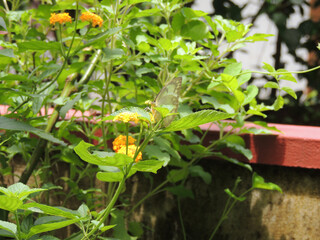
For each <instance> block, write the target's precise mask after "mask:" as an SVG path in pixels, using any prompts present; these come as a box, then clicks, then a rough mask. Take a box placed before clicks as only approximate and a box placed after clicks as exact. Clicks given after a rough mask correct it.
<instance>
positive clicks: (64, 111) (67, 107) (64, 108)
mask: <svg viewBox="0 0 320 240" xmlns="http://www.w3.org/2000/svg"><path fill="white" fill-rule="evenodd" d="M80 98H81V93H79V94H76V97H75V98H73V99H72V100H70V101H67V103H66V104H65V105H64V106H62V108H61V109H60V116H61V117H62V118H64V117H65V116H66V114H67V112H68V111H69V110H70V109H71V108H72V107H73V106H74V104H75V103H76V102H78V101H79V100H80Z"/></svg>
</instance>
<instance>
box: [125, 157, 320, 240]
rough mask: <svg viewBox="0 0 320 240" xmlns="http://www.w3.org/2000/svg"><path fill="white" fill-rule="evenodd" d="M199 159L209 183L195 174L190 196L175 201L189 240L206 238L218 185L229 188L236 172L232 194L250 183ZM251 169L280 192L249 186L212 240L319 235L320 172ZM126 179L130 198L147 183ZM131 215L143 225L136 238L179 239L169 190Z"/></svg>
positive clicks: (244, 173) (227, 167)
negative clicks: (210, 180) (179, 209)
mask: <svg viewBox="0 0 320 240" xmlns="http://www.w3.org/2000/svg"><path fill="white" fill-rule="evenodd" d="M201 163H202V166H203V168H204V169H205V170H206V171H208V172H210V173H211V174H212V176H213V178H212V183H211V184H210V185H206V184H205V183H204V182H203V181H202V179H200V178H196V177H194V178H192V179H190V180H188V181H187V182H186V186H187V187H188V188H189V189H191V190H192V191H193V193H194V195H195V198H194V199H181V201H180V205H181V209H182V217H183V219H184V225H185V230H186V239H190V240H191V239H194V240H202V239H209V236H210V234H211V232H212V230H213V228H214V227H215V225H216V224H217V222H218V220H219V218H220V216H221V213H222V211H223V208H224V206H225V203H226V200H227V194H226V193H224V189H225V188H230V189H232V187H233V185H234V181H235V180H236V179H237V177H238V176H240V177H241V179H242V182H241V183H240V185H239V187H238V190H237V191H236V193H237V194H238V195H239V194H240V193H242V192H244V191H245V190H246V189H248V188H250V186H251V176H252V174H251V173H250V172H249V171H248V170H246V169H244V168H241V167H238V166H235V165H232V164H230V163H226V162H221V161H216V160H210V159H205V160H202V162H201ZM252 167H253V169H254V171H256V172H257V173H258V174H259V175H261V176H263V177H264V179H265V180H266V181H268V182H273V183H276V184H278V185H279V186H280V187H281V188H282V190H283V194H281V193H279V192H275V191H267V190H254V191H253V192H251V193H250V194H248V195H247V199H246V200H245V201H244V202H240V203H237V204H236V205H235V208H234V209H233V210H232V211H231V213H230V215H229V218H228V219H227V220H226V221H224V223H223V224H222V226H221V228H220V229H219V231H218V233H217V234H216V236H215V238H214V239H218V240H241V239H243V240H245V239H247V240H251V239H254V240H256V239H261V240H294V239H296V240H298V239H299V240H307V239H310V240H315V239H319V232H320V170H312V169H302V168H291V167H278V166H266V165H258V164H256V165H253V166H252ZM162 171H166V170H165V169H163V170H162ZM163 176H164V174H161V172H160V174H158V175H154V177H155V179H154V181H155V183H154V185H157V183H159V182H160V181H161V178H163ZM130 182H131V184H132V187H130V188H129V189H130V191H131V192H133V197H132V201H137V200H139V199H140V198H141V197H142V196H144V194H145V193H146V192H147V191H148V189H149V187H150V182H149V180H148V178H146V177H145V175H138V176H137V177H134V178H133V179H132V180H131V181H130ZM130 191H129V192H130ZM134 219H135V220H137V221H140V222H143V224H144V225H145V227H147V228H149V230H145V233H144V235H143V237H142V238H141V239H146V240H151V239H155V240H158V239H159V240H164V239H166V240H167V239H170V240H171V239H172V240H173V239H183V234H182V228H181V224H180V221H179V211H178V202H177V200H176V198H175V197H173V196H172V195H171V194H168V193H164V192H162V193H160V194H158V195H156V196H154V197H152V198H150V199H149V200H148V201H147V202H146V203H145V204H143V205H142V206H141V207H139V208H138V209H137V211H136V213H135V216H134Z"/></svg>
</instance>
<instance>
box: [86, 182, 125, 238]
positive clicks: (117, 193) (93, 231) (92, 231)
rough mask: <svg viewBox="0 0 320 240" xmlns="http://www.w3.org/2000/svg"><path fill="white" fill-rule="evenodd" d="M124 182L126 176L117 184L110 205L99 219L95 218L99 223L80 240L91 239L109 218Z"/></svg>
mask: <svg viewBox="0 0 320 240" xmlns="http://www.w3.org/2000/svg"><path fill="white" fill-rule="evenodd" d="M125 181H126V176H124V177H123V178H122V180H121V182H120V183H119V186H118V188H117V191H116V192H115V194H114V196H113V198H112V199H111V201H110V203H109V204H108V206H107V208H106V209H105V210H104V212H103V213H102V214H101V215H100V217H98V218H97V220H98V221H99V223H98V224H97V225H96V226H95V227H94V228H93V229H92V230H91V231H90V232H89V233H88V235H86V236H84V237H83V238H82V239H81V240H85V239H88V240H90V239H91V238H90V236H92V235H93V234H94V233H95V232H96V231H97V230H98V229H99V227H100V226H101V225H102V223H103V222H104V221H105V220H106V219H107V217H108V216H109V214H110V212H111V209H112V208H113V206H114V204H115V203H116V201H117V200H118V197H119V195H120V193H121V192H122V189H123V187H124V183H125Z"/></svg>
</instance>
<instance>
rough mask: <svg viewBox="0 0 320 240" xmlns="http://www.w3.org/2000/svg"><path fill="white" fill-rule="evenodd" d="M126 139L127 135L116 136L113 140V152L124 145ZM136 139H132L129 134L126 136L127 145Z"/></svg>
mask: <svg viewBox="0 0 320 240" xmlns="http://www.w3.org/2000/svg"><path fill="white" fill-rule="evenodd" d="M126 141H127V137H126V136H123V135H120V136H118V137H117V138H116V139H115V140H114V141H113V142H112V144H113V150H114V151H115V152H117V151H118V150H119V149H120V148H121V147H123V146H126ZM135 141H136V139H134V138H133V137H131V136H129V137H128V145H133V144H134V142H135Z"/></svg>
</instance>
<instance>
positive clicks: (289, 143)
mask: <svg viewBox="0 0 320 240" xmlns="http://www.w3.org/2000/svg"><path fill="white" fill-rule="evenodd" d="M52 111H53V110H52V109H51V110H49V111H48V114H50V113H52ZM7 113H8V107H7V106H1V105H0V115H5V114H7ZM41 115H45V111H44V109H41ZM90 115H92V113H90V112H85V113H84V114H83V113H81V112H80V111H75V110H69V111H68V113H67V114H66V117H65V119H70V118H71V117H77V118H78V119H79V120H80V121H81V120H83V117H84V116H85V117H88V116H90ZM84 120H86V119H84ZM210 125H211V124H204V125H201V126H200V127H201V128H202V129H203V130H206V129H208V127H210V132H209V134H208V138H211V139H216V136H217V135H218V133H219V128H218V127H217V126H216V125H214V124H212V125H211V126H210ZM250 125H251V124H250V123H248V126H250ZM252 126H253V125H252ZM269 126H275V127H276V128H277V129H279V130H280V131H281V132H282V133H278V132H275V133H274V134H272V135H252V134H245V135H244V138H245V140H246V143H247V147H249V148H250V149H251V151H252V155H253V158H252V160H251V161H250V163H257V164H266V165H278V166H286V167H301V168H316V169H320V127H312V126H296V125H285V124H269ZM97 134H99V133H97ZM209 140H210V139H209Z"/></svg>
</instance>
